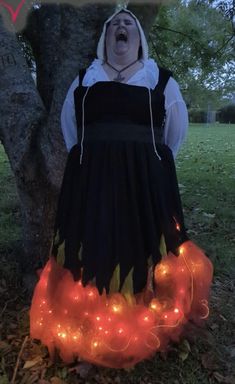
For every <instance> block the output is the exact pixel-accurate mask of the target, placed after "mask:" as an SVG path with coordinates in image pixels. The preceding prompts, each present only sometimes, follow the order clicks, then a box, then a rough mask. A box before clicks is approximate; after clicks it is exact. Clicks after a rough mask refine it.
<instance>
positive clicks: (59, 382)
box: [51, 376, 66, 384]
mask: <svg viewBox="0 0 235 384" xmlns="http://www.w3.org/2000/svg"><path fill="white" fill-rule="evenodd" d="M51 384H66V383H65V381H64V380H61V379H60V378H59V377H56V376H54V377H52V378H51Z"/></svg>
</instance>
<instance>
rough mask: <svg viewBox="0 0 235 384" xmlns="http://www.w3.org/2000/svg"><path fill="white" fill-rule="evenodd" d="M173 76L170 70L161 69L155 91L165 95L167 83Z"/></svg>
mask: <svg viewBox="0 0 235 384" xmlns="http://www.w3.org/2000/svg"><path fill="white" fill-rule="evenodd" d="M171 76H172V72H171V71H169V70H168V69H165V68H162V67H159V78H158V83H157V85H156V87H155V89H154V91H158V92H160V93H163V92H164V90H165V88H166V85H167V82H168V80H169V78H170V77H171Z"/></svg>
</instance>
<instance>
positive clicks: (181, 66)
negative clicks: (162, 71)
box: [151, 0, 235, 109]
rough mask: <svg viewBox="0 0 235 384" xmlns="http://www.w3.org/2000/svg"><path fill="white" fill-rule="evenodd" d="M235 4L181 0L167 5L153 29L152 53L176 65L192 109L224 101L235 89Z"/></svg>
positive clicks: (173, 69)
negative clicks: (208, 102)
mask: <svg viewBox="0 0 235 384" xmlns="http://www.w3.org/2000/svg"><path fill="white" fill-rule="evenodd" d="M234 14H235V8H234V2H233V0H227V1H213V0H211V1H207V0H203V1H199V0H185V1H180V0H175V1H173V2H171V3H170V4H169V5H167V6H164V7H161V9H160V11H159V13H158V15H157V18H156V23H155V24H154V27H153V29H152V34H151V42H152V53H153V56H155V57H156V59H157V60H158V62H159V63H161V64H162V65H163V66H165V67H167V68H171V70H172V71H173V73H174V76H175V77H176V78H177V80H178V81H179V83H180V85H181V87H182V90H183V93H184V96H185V98H186V101H187V104H188V106H189V107H194V108H201V107H205V105H207V101H208V100H210V103H211V106H212V107H213V108H215V109H216V108H217V107H218V106H220V105H221V102H222V101H223V97H224V96H225V95H228V94H229V93H231V92H232V91H234V83H235V61H234V59H235V55H234V52H235V51H234V39H233V36H234V31H235V25H234Z"/></svg>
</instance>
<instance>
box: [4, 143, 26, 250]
mask: <svg viewBox="0 0 235 384" xmlns="http://www.w3.org/2000/svg"><path fill="white" fill-rule="evenodd" d="M0 180H1V182H0V252H1V253H3V252H6V251H8V252H9V251H10V250H14V249H15V247H16V244H17V243H18V242H19V241H20V236H21V229H20V210H19V200H18V196H17V192H16V185H15V180H14V176H13V174H12V171H11V168H10V164H9V161H8V159H7V156H6V154H5V152H4V149H3V147H2V146H0Z"/></svg>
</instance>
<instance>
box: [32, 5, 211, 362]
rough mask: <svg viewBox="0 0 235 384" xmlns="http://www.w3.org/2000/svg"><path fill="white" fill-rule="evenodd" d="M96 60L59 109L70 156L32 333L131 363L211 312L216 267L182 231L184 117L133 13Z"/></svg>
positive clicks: (109, 35) (116, 24)
mask: <svg viewBox="0 0 235 384" xmlns="http://www.w3.org/2000/svg"><path fill="white" fill-rule="evenodd" d="M97 56H98V59H95V60H94V61H93V63H92V64H91V65H90V67H89V68H88V69H87V70H86V71H80V73H79V76H78V77H77V78H76V79H75V80H74V82H73V83H72V85H71V86H70V88H69V91H68V94H67V96H66V99H65V102H64V105H63V110H62V116H61V121H62V130H63V134H64V139H65V143H66V146H67V149H68V151H69V156H68V161H67V165H66V169H65V174H64V180H63V184H62V188H61V194H60V199H59V204H58V211H57V217H56V224H55V238H54V242H53V247H52V257H51V258H50V261H49V262H48V263H47V265H46V267H45V268H44V270H43V272H42V274H41V278H40V281H39V283H38V285H37V287H36V290H35V293H34V298H33V302H32V308H31V313H30V320H31V335H32V336H33V337H34V338H38V339H41V341H42V342H43V343H44V344H46V345H47V346H48V348H49V350H50V352H51V354H53V351H54V350H55V349H58V350H59V351H60V355H61V357H62V359H63V360H65V361H66V362H71V361H73V360H74V358H76V357H80V358H83V359H85V360H87V361H90V362H92V363H95V364H101V365H104V366H109V367H128V366H132V365H134V364H136V363H137V362H138V361H140V360H142V359H144V358H147V357H149V356H151V355H152V354H153V353H154V352H156V351H158V350H162V349H164V348H165V347H166V346H167V344H168V343H169V341H170V340H174V341H176V340H178V339H179V337H180V334H181V332H182V329H183V326H184V325H185V324H186V322H187V321H189V320H194V321H197V322H198V321H201V320H202V319H204V318H206V317H207V316H208V305H207V299H208V293H209V287H210V283H211V279H212V265H211V263H210V261H209V260H208V259H207V257H206V256H205V255H204V253H203V252H202V251H201V250H200V249H199V248H198V247H197V246H196V245H195V244H193V243H192V242H191V241H189V240H188V238H187V234H186V231H185V227H184V221H183V213H182V208H181V202H180V196H179V191H178V185H177V179H176V173H175V166H174V157H175V156H176V154H177V152H178V150H179V148H180V145H181V143H182V141H183V139H184V137H185V133H186V130H187V124H188V120H187V110H186V106H185V103H184V101H183V99H182V96H181V93H180V91H179V87H178V85H177V83H176V81H175V80H174V79H173V78H172V74H171V72H169V71H168V70H165V69H162V68H159V67H158V66H157V64H156V63H155V61H154V60H152V59H150V58H149V57H148V46H147V42H146V39H145V36H144V32H143V30H142V28H141V26H140V23H139V21H138V20H137V18H136V17H135V16H134V15H133V14H132V13H131V12H130V11H128V10H126V9H125V10H121V11H118V12H116V13H115V14H114V15H113V16H111V17H110V18H109V19H108V20H107V21H106V23H105V24H104V28H103V32H102V34H101V37H100V40H99V44H98V48H97Z"/></svg>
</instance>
